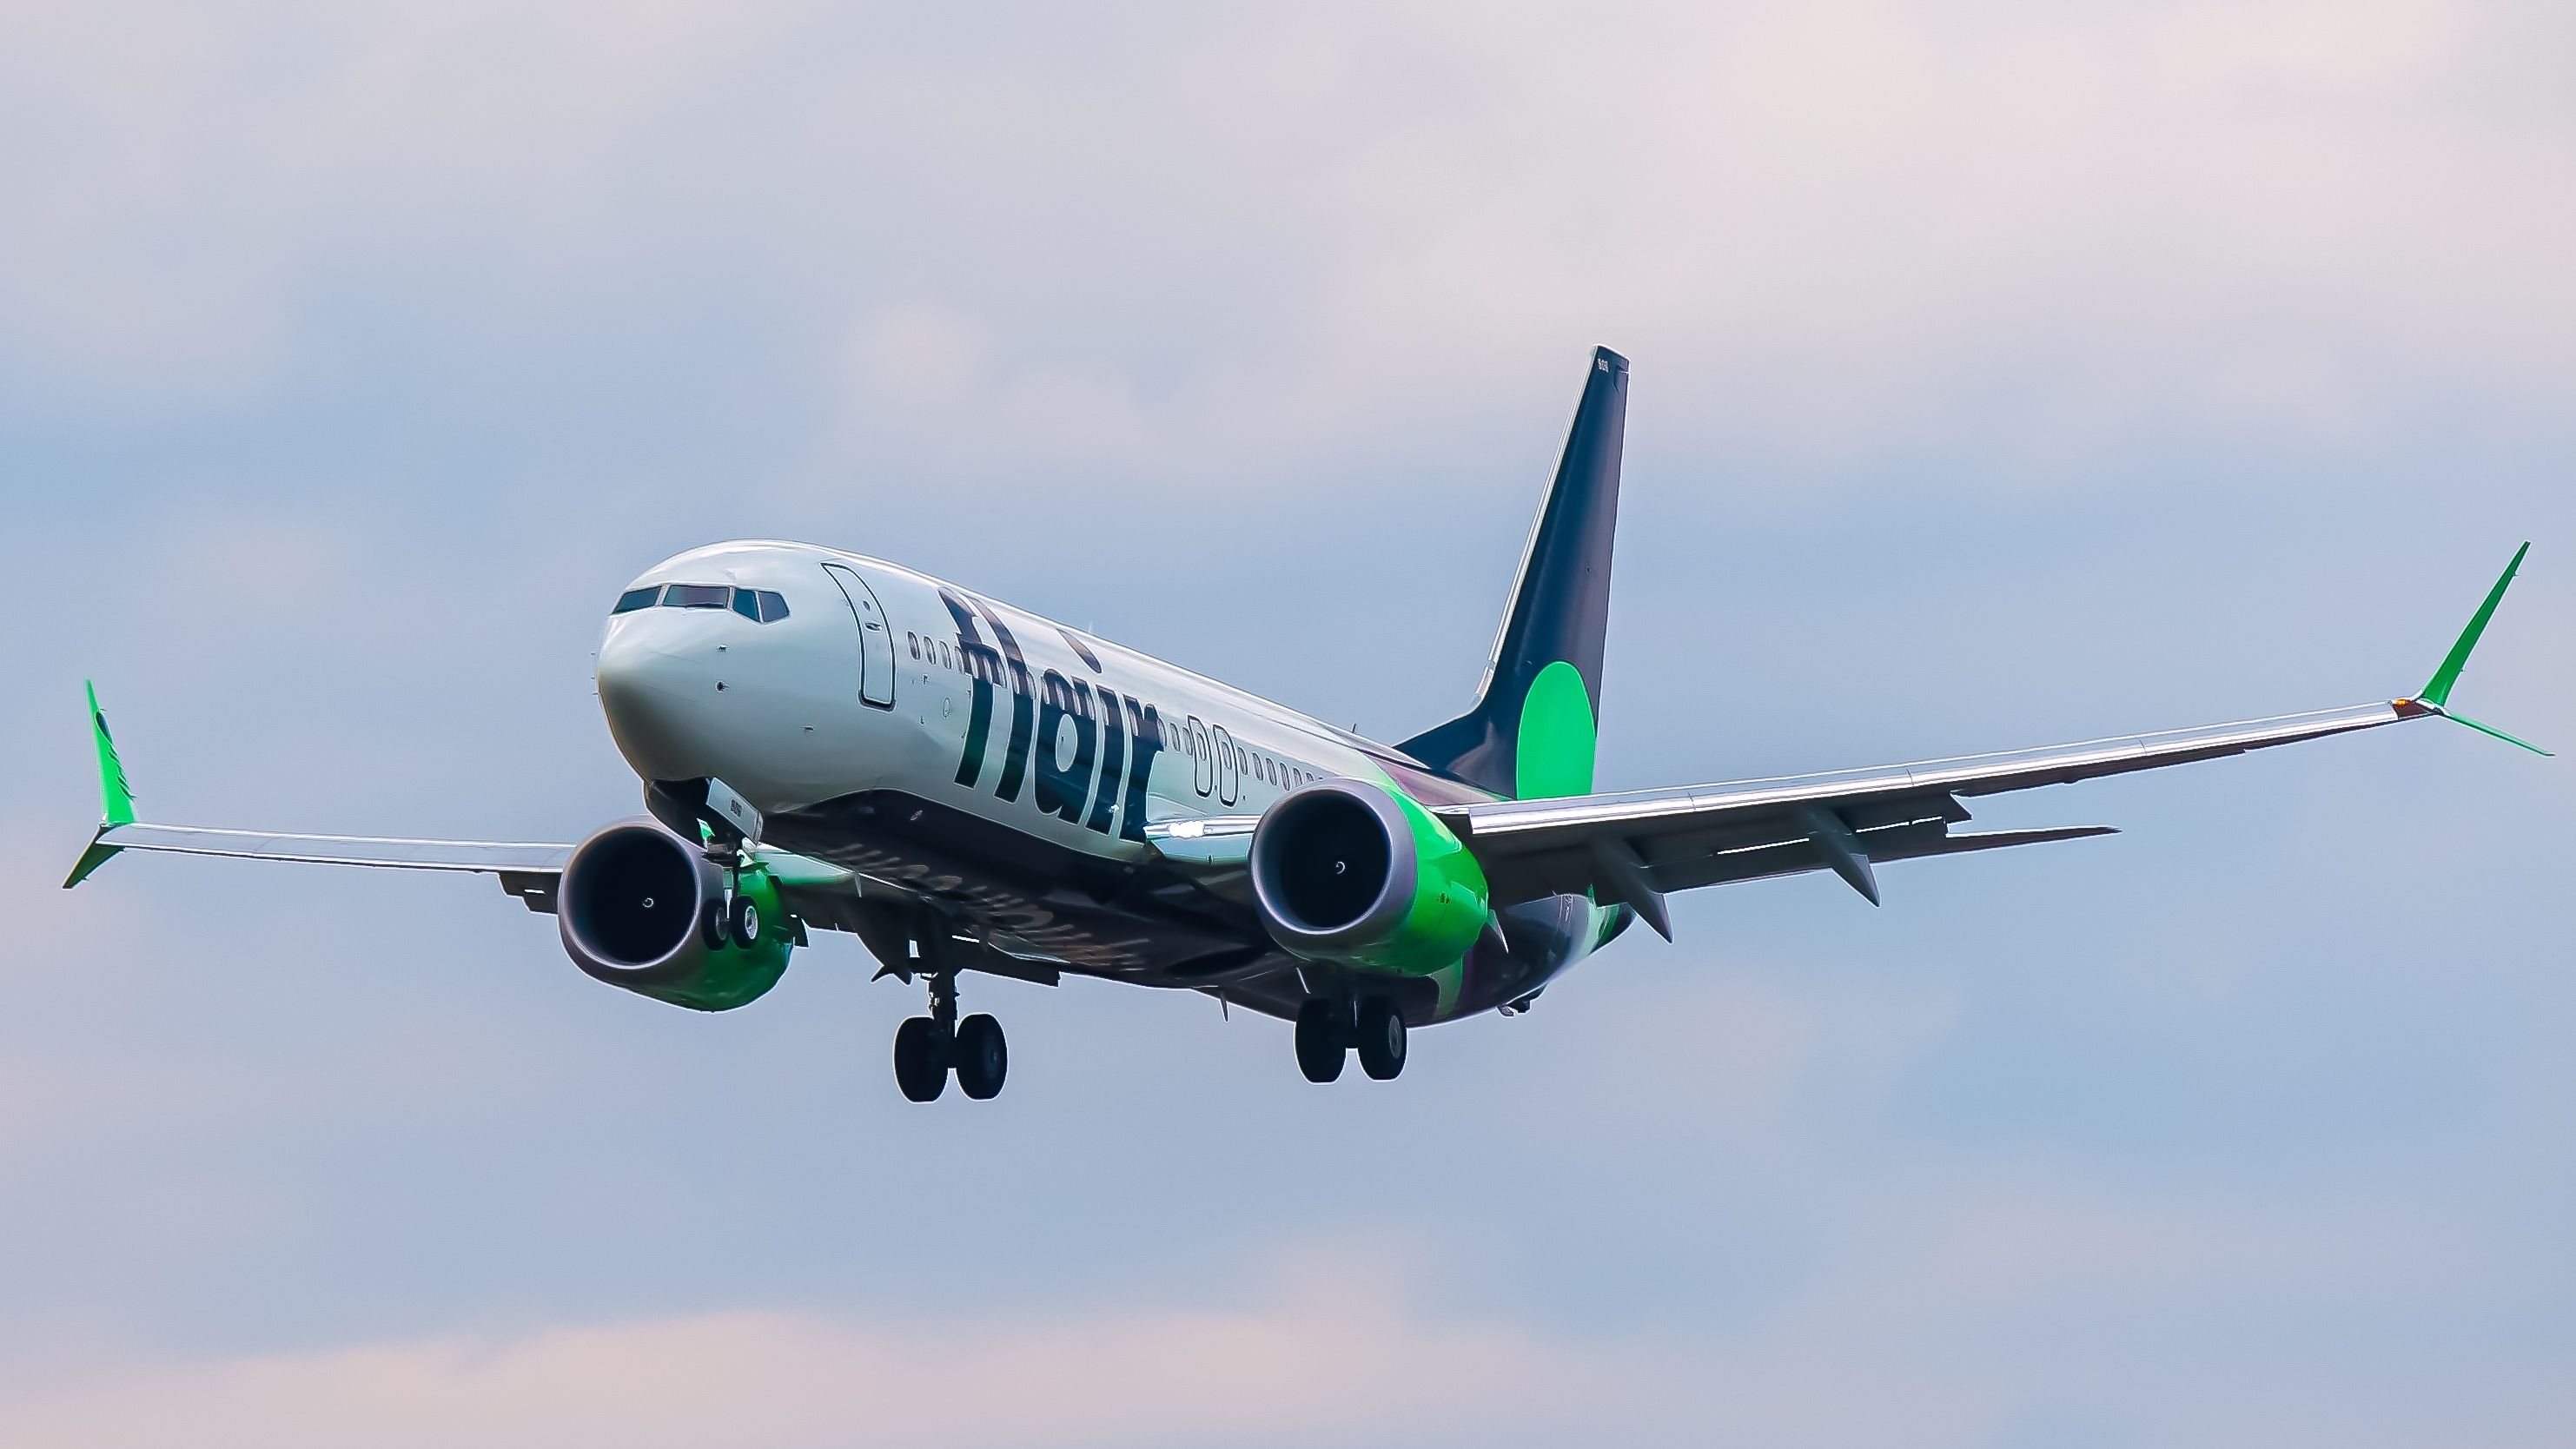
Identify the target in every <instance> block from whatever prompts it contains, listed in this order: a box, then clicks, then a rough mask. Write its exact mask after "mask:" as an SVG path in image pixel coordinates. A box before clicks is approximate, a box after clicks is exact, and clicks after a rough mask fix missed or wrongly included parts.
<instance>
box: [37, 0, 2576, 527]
mask: <svg viewBox="0 0 2576 1449" xmlns="http://www.w3.org/2000/svg"><path fill="white" fill-rule="evenodd" d="M2547 13H2548V11H2547V8H2546V7H2523V6H2514V5H2502V4H2499V5H2484V6H2465V7H2463V6H2446V5H2435V4H2430V3H2424V0H2370V3H2367V4H2363V5H2360V6H2357V7H2353V6H2345V7H2334V8H2333V9H2332V10H2331V12H2330V18H2328V12H2323V11H2320V10H2319V9H2318V8H2317V7H2315V6H2314V5H2312V4H2309V3H2306V0H2275V3H2265V4H2256V5H2230V6H2184V7H2118V6H2112V7H2088V8H2086V9H2084V10H2083V11H2081V12H2055V13H2051V14H2049V15H2046V16H2039V17H2025V18H2023V19H2020V20H2016V21H2012V22H2007V21H2005V20H2004V19H2003V18H2001V17H1998V16H1990V15H1983V14H1980V13H1978V12H1975V11H1964V12H1963V11H1952V12H1940V11H1926V10H1923V9H1921V8H1920V7H1914V6H1905V5H1896V4H1891V3H1881V0H1850V3H1840V4H1834V5H1827V6H1821V7H1803V8H1800V9H1798V10H1795V11H1782V10H1779V9H1777V8H1776V7H1759V6H1720V7H1707V6H1685V5H1661V4H1634V5H1624V6H1616V7H1611V8H1609V9H1607V10H1593V11H1585V12H1582V13H1580V14H1575V13H1571V12H1563V11H1555V10H1547V9H1542V8H1515V7H1476V8H1474V9H1472V10H1460V9H1457V8H1455V7H1450V6H1444V5H1437V4H1414V5H1401V6H1392V7H1383V6H1380V7H1360V8H1336V7H1331V6H1327V7H1323V8H1322V9H1320V10H1307V11H1299V12H1296V13H1294V14H1290V13H1287V12H1275V13H1269V14H1263V15H1241V14H1218V13H1213V12H1202V11H1198V10H1195V9H1180V10H1171V9H1166V8H1164V7H1159V6H1151V5H1136V6H1127V7H1114V8H1112V9H1111V10H1109V11H1106V12H1102V13H1101V14H1099V15H1098V16H1096V17H1094V23H1092V24H1090V25H1087V26H1084V27H1076V28H1070V29H1068V28H1066V27H1063V26H1060V25H1056V24H1052V23H1049V22H1046V21H1044V20H1041V19H1038V18H1036V17H1023V20H1024V21H1025V22H1026V23H1024V24H1022V25H1019V26H1016V27H1005V28H1002V29H998V30H991V31H981V30H977V31H970V30H968V29H952V28H950V27H948V26H945V25H939V24H929V23H924V22H921V21H920V20H919V19H918V18H904V17H900V16H898V15H897V14H896V13H895V12H892V11H872V10H856V11H844V10H839V9H834V8H829V7H807V6H802V5H796V4H789V3H773V4H765V5H760V6H755V7H740V6H728V7H709V6H697V5H688V4H679V3H660V4H655V5H649V6H643V7H634V6H620V7H613V8H600V7H597V6H595V5H591V4H584V3H553V4H540V5H535V6H477V7H466V8H456V7H443V8H441V9H440V10H438V11H436V12H421V13H418V14H414V13H411V12H399V11H398V12H381V13H375V12H371V13H370V15H369V16H367V17H365V18H358V19H352V18H346V17H343V18H341V19H340V20H338V21H337V22H336V23H332V24H317V23H316V17H315V16H313V15H311V14H309V13H307V12H305V11H304V10H302V9H301V8H299V7H252V8H251V9H249V10H248V11H246V12H244V13H243V14H242V15H238V16H234V17H231V18H230V19H229V20H228V21H218V20H216V19H214V18H211V17H210V16H203V15H201V16H198V17H197V18H195V19H191V20H187V21H186V22H184V23H175V24H174V23H168V17H166V16H165V15H164V14H163V12H162V11H160V10H159V9H158V8H157V7H150V6H139V7H129V8H126V9H122V10H111V9H109V8H106V7H95V8H84V9H83V10H81V11H79V12H68V13H64V12H57V13H55V14H54V15H53V16H52V18H49V19H46V20H45V21H44V22H42V23H41V24H34V25H30V26H29V27H28V28H27V29H28V33H27V34H26V35H25V36H24V37H23V40H24V43H23V44H21V45H19V46H16V47H14V48H13V50H14V53H15V54H16V56H17V57H18V59H17V60H16V62H15V68H14V70H13V71H11V72H10V75H11V78H12V80H13V81H14V82H15V83H17V84H19V85H20V86H21V88H22V89H21V99H20V102H19V104H20V106H21V107H22V108H25V109H28V110H31V111H34V112H36V113H38V114H40V115H43V116H44V117H46V118H47V120H48V122H49V123H50V124H51V129H50V130H49V131H48V132H47V133H46V144H30V143H27V142H21V143H20V145H19V146H18V147H17V148H16V149H15V150H14V152H13V153H10V154H11V155H12V156H13V157H14V160H12V161H8V162H0V184H6V185H7V186H8V187H9V189H10V190H12V191H13V192H15V193H16V194H18V195H19V196H20V197H22V198H24V199H25V201H26V203H27V207H26V210H27V212H28V213H29V215H30V216H31V218H32V219H33V224H31V225H28V226H22V227H18V228H13V229H12V231H11V234H10V236H9V238H7V239H0V316H8V317H10V318H12V319H13V320H14V322H15V324H16V325H15V326H14V327H13V328H12V332H13V333H14V334H15V338H16V340H15V341H14V342H13V344H12V345H11V347H10V348H9V351H8V355H9V356H13V357H14V359H15V365H14V370H15V371H17V372H18V373H19V374H20V375H21V376H23V377H25V378H27V379H29V380H30V381H31V382H37V383H40V384H41V385H42V386H43V387H45V388H46V389H48V390H52V391H57V392H60V391H64V390H68V391H69V393H70V394H71V395H73V396H76V397H80V398H86V399H90V400H92V401H99V400H104V399H109V398H113V399H116V400H117V401H116V403H115V405H116V406H118V407H128V408H130V407H134V406H138V405H142V401H143V400H144V399H147V398H149V397H152V396H155V395H162V394H167V400H166V402H167V405H169V406H184V405H189V401H188V400H189V399H190V398H191V397H192V396H197V395H199V394H203V396H198V404H200V405H202V404H203V403H204V402H205V400H206V399H207V398H212V399H214V401H215V402H217V403H221V402H222V400H223V399H225V398H237V397H238V396H240V395H241V393H242V390H244V389H250V390H253V391H257V390H259V389H261V388H263V387H268V386H273V385H275V383H276V381H277V380H278V379H279V378H281V377H283V376H286V375H289V374H293V373H296V372H299V371H301V370H307V369H310V368H313V367H316V366H320V365H323V364H324V363H325V362H326V361H327V359H326V358H323V357H320V356H317V355H315V354H314V352H313V349H314V348H315V347H316V346H317V345H319V344H320V341H321V339H320V338H318V337H317V336H315V335H314V328H313V327H312V326H311V325H310V323H309V322H308V320H307V319H308V318H312V317H316V316H327V315H329V313H328V311H327V310H326V311H323V312H318V313H317V312H316V310H315V309H317V308H326V309H327V308H334V307H337V306H342V305H345V303H346V300H347V294H346V293H345V291H344V289H343V287H342V284H341V282H340V281H339V280H338V279H340V278H344V277H347V276H351V275H374V276H377V277H380V278H402V279H404V280H403V281H402V282H401V283H399V284H398V285H400V286H401V287H402V288H403V289H404V290H405V291H407V292H410V293H412V294H413V295H412V296H411V297H402V296H395V297H389V298H386V299H383V301H382V303H381V304H380V303H378V302H376V301H372V300H371V301H370V302H368V304H367V306H368V308H369V310H371V311H373V310H377V309H378V308H379V306H380V305H381V306H382V307H386V308H390V310H391V313H392V314H393V315H395V316H397V317H399V318H401V319H402V320H401V325H402V326H404V327H409V328H422V329H429V330H433V331H435V330H438V329H463V330H464V331H465V332H466V333H467V334H468V335H470V336H472V337H474V338H476V339H478V341H479V343H480V345H482V346H484V347H486V348H491V347H495V346H499V345H502V344H501V339H503V338H510V337H524V336H525V335H526V334H527V332H528V331H529V329H531V328H536V329H554V328H564V327H597V326H601V325H609V322H610V319H612V318H616V319H626V318H633V317H635V316H637V315H638V313H639V311H640V313H641V315H642V316H643V317H644V319H645V320H646V322H647V325H648V326H649V325H650V323H651V320H652V319H653V318H654V317H656V316H657V315H659V316H662V317H665V318H668V319H670V320H669V323H668V325H671V326H675V327H677V326H680V325H682V324H681V323H680V321H679V320H678V319H680V318H682V317H691V316H699V315H707V314H713V315H722V316H730V317H735V318H744V319H757V323H758V325H759V326H761V327H764V328H767V329H770V330H772V331H773V332H775V333H776V334H778V335H779V336H780V337H781V339H782V340H788V341H791V342H793V343H794V345H797V346H799V347H801V348H804V349H806V352H805V368H806V370H807V375H808V378H809V383H808V386H810V387H811V388H812V389H813V390H814V391H815V392H816V393H818V394H820V395H823V396H824V397H825V399H826V401H825V406H826V407H827V409H829V411H830V412H831V414H832V418H829V419H826V426H827V428H832V427H837V430H838V431H839V432H840V433H841V434H842V435H843V437H844V439H845V441H844V443H843V444H842V445H841V446H842V448H843V449H845V450H846V451H845V452H844V455H843V456H844V457H845V458H846V457H849V456H857V457H861V458H866V459H871V460H875V461H879V462H886V461H890V460H899V461H904V462H910V463H915V464H918V463H920V462H921V461H923V460H925V459H932V458H935V459H937V460H938V462H939V464H940V466H943V467H945V468H948V469H951V470H955V469H961V468H962V469H966V470H970V471H976V472H991V473H993V474H995V475H997V476H998V475H1001V474H1005V473H1008V472H1012V471H1014V470H1023V469H1026V468H1028V467H1029V466H1032V465H1036V466H1039V467H1048V466H1052V467H1055V468H1059V469H1070V470H1076V471H1087V470H1090V469H1094V468H1102V467H1114V468H1117V469H1121V470H1124V471H1125V472H1126V473H1129V474H1135V475H1142V476H1144V477H1146V478H1149V479H1172V480H1175V481H1178V480H1180V479H1183V478H1187V477H1204V476H1205V475H1206V473H1207V472H1208V470H1209V468H1210V466H1211V462H1210V460H1211V459H1212V458H1214V457H1217V456H1221V455H1223V456H1232V457H1235V458H1239V459H1247V460H1249V461H1248V462H1246V463H1243V464H1241V465H1239V466H1245V467H1248V468H1250V469H1251V470H1253V471H1254V472H1255V473H1256V474H1257V475H1259V476H1263V477H1265V478H1276V479H1279V480H1282V481H1284V480H1285V479H1286V478H1288V477H1290V476H1293V475H1294V473H1295V472H1296V471H1298V470H1299V469H1302V470H1303V471H1305V472H1307V473H1312V472H1313V471H1314V469H1315V467H1316V465H1317V464H1318V462H1319V461H1322V460H1325V459H1328V458H1330V457H1331V456H1332V451H1333V450H1334V449H1335V448H1337V447H1339V446H1341V445H1342V440H1345V439H1347V437H1348V435H1349V434H1350V433H1351V431H1352V430H1353V429H1365V430H1367V431H1371V432H1383V431H1385V430H1387V429H1389V428H1390V427H1392V426H1394V425H1396V424H1397V423H1398V422H1399V420H1402V421H1403V422H1404V423H1405V424H1406V425H1408V426H1411V427H1414V428H1420V429H1425V430H1427V431H1429V432H1431V433H1434V434H1439V433H1454V432H1456V431H1457V430H1459V429H1462V428H1472V427H1476V426H1478V425H1490V423H1491V422H1492V421H1493V418H1494V415H1495V414H1494V409H1495V408H1496V407H1497V405H1498V403H1497V399H1500V398H1509V397H1512V396H1515V395H1517V389H1518V388H1520V387H1523V386H1535V385H1536V383H1537V381H1538V380H1539V379H1541V378H1547V379H1553V378H1556V377H1557V376H1558V375H1559V374H1560V373H1562V372H1563V371H1564V368H1565V364H1566V359H1567V358H1568V357H1570V356H1579V352H1580V349H1581V348H1582V347H1583V346H1586V345H1588V344H1590V343H1592V342H1595V341H1606V342H1611V343H1614V344H1616V345H1619V346H1622V347H1623V348H1625V349H1627V350H1629V351H1631V352H1632V353H1633V354H1636V355H1638V356H1639V357H1640V359H1641V363H1642V366H1643V371H1641V377H1642V378H1645V379H1648V380H1649V381H1647V382H1643V383H1641V387H1642V388H1645V389H1647V391H1644V392H1641V394H1640V396H1641V398H1644V397H1654V398H1657V399H1658V400H1659V409H1660V411H1659V412H1658V413H1657V415H1656V416H1657V419H1658V421H1657V427H1658V428H1659V429H1662V430H1669V432H1670V433H1686V434H1690V435H1694V436H1701V437H1708V438H1714V439H1718V440H1722V441H1724V442H1725V443H1727V444H1729V445H1731V446H1733V447H1736V448H1739V449H1742V450H1746V451H1748V452H1749V453H1751V454H1752V455H1753V456H1755V457H1757V458H1761V459H1765V460H1768V461H1769V462H1770V463H1771V464H1772V465H1773V466H1798V467H1804V468H1808V469H1823V470H1827V471H1832V470H1836V469H1849V468H1856V467H1865V466H1869V465H1871V464H1873V463H1875V462H1883V461H1885V460H1888V459H1891V458H1911V457H1919V456H1920V455H1921V454H1922V453H1923V452H1924V451H1925V450H1927V449H1934V450H1938V449H1946V448H1953V447H1957V446H1960V445H1962V444H1963V442H1964V441H1965V440H1967V439H1969V438H1975V439H1977V440H1979V441H1978V444H1977V446H1978V447H1979V448H1980V449H1981V450H1982V451H1983V452H1984V453H1985V454H1986V456H1987V457H1988V459H1989V460H1990V461H1992V459H1993V456H1994V454H1995V452H1996V451H1997V450H1998V449H2000V450H2002V451H2004V452H2006V453H2007V454H2009V456H2008V457H2007V458H2006V459H2005V460H2004V463H2003V465H2001V466H2000V467H1999V468H1998V469H1997V471H2010V470H2011V469H2014V468H2018V469H2020V470H2022V471H2024V472H2027V473H2034V474H2040V475H2046V474H2051V473H2055V472H2062V471H2063V470H2064V468H2065V467H2066V465H2067V464H2068V462H2069V461H2070V460H2072V459H2074V458H2077V457H2080V456H2082V455H2083V454H2084V453H2085V452H2086V451H2087V450H2092V449H2099V448H2102V447H2105V446H2116V445H2121V444H2137V443H2140V442H2143V441H2146V440H2149V439H2156V438H2168V439H2169V438H2172V437H2174V436H2176V435H2181V436H2187V437H2188V436H2211V437H2240V436H2251V437H2260V438H2264V439H2267V440H2269V441H2270V442H2271V443H2272V444H2274V445H2276V446H2284V447H2293V448H2302V449H2311V450H2321V451H2324V452H2327V453H2340V452H2343V451H2348V450H2351V449H2355V448H2360V447H2364V446H2367V445H2369V444H2370V443H2372V442H2373V441H2375V440H2383V439H2384V437H2385V431H2386V429H2387V428H2388V427H2390V426H2391V425H2392V419H2394V418H2404V417H2411V416H2414V415H2415V411H2416V410H2418V409H2420V408H2421V407H2423V406H2426V405H2427V401H2426V400H2427V398H2428V397H2433V398H2438V397H2447V396H2452V395H2456V394H2458V393H2460V392H2463V391H2473V392H2475V393H2477V394H2479V395H2480V396H2482V397H2483V398H2485V399H2486V400H2487V401H2488V402H2489V403H2490V404H2491V405H2494V406H2499V407H2502V408H2505V409H2508V410H2510V411H2511V412H2513V413H2514V414H2515V415H2516V416H2517V417H2518V418H2519V419H2521V420H2522V421H2523V422H2524V423H2525V424H2526V425H2529V426H2533V427H2547V426H2549V423H2548V421H2547V420H2548V419H2549V418H2550V417H2553V416H2554V415H2555V400H2556V399H2557V398H2559V397H2561V396H2563V395H2564V393H2565V391H2566V389H2567V386H2568V385H2569V383H2570V381H2571V379H2576V350H2571V348H2570V345H2569V343H2568V341H2567V339H2568V338H2569V337H2571V336H2576V283H2571V282H2570V281H2569V279H2568V278H2567V277H2566V275H2565V271H2564V268H2563V267H2561V266H2560V265H2558V261H2557V259H2558V258H2560V257H2562V256H2564V255H2565V254H2567V253H2568V252H2569V251H2571V250H2576V194H2571V189H2570V188H2568V187H2567V186H2565V185H2563V184H2562V183H2561V180H2560V178H2562V177H2563V175H2564V174H2565V167H2566V162H2567V158H2568V157H2569V155H2570V154H2571V151H2576V115H2570V114H2569V110H2568V108H2567V107H2566V106H2565V105H2564V104H2563V102H2562V101H2560V100H2557V99H2554V97H2556V96H2557V95H2558V90H2557V89H2556V88H2554V87H2552V86H2551V85H2550V84H2548V80H2547V77H2546V75H2545V74H2535V73H2534V72H2533V71H2532V69H2531V67H2529V66H2528V65H2527V64H2524V63H2521V61H2520V57H2521V56H2522V55H2524V54H2525V53H2527V52H2528V51H2530V50H2531V49H2532V47H2533V45H2534V43H2535V32H2536V33H2537V36H2538V38H2540V39H2541V40H2543V41H2545V40H2546V38H2547V37H2548V35H2549V34H2550V31H2549V30H2548V28H2547V22H2546V21H2545V20H2544V19H2541V18H2540V17H2542V16H2545V15H2546V14H2547ZM134 34H151V35H153V36H155V37H156V39H155V42H154V43H153V44H151V45H149V46H144V47H140V48H130V47H127V46H125V45H124V44H123V38H124V37H126V36H129V35H134ZM1074 56H1078V57H1079V61H1080V63H1079V64H1067V63H1065V61H1066V59H1067V58H1068V57H1074ZM100 74H111V75H114V76H116V77H117V79H118V80H119V82H120V83H119V84H117V85H114V86H108V87H101V86H97V85H92V84H89V83H88V79H89V78H90V77H94V76H97V75H100ZM925 329H929V330H930V332H935V333H936V334H937V341H938V345H939V346H940V347H944V348H948V349H950V351H948V352H946V353H942V354H940V357H941V358H944V359H945V360H944V361H941V362H939V363H938V364H937V367H936V368H934V371H935V372H936V376H935V377H933V378H928V379H925V378H923V377H920V376H916V375H914V370H915V368H916V367H918V366H919V365H920V362H919V358H920V355H921V354H920V351H919V350H920V349H922V348H923V347H925V346H928V345H929V344H930V341H931V338H930V336H929V333H928V332H925ZM675 341H676V339H675ZM957 349H964V350H963V351H959V350H957ZM893 353H903V354H907V358H906V360H905V361H904V362H903V363H902V365H900V366H897V365H894V359H893V357H892V356H891V355H890V354H893ZM890 367H891V368H892V372H891V373H890V372H889V368H890ZM264 379H265V381H263V380H264ZM924 388H929V389H930V395H929V396H927V397H924V396H923V395H922V392H923V389H924ZM208 389H212V390H213V392H211V393H208V392H206V390H208ZM833 419H837V422H834V421H833ZM1668 435H1669V434H1668ZM979 450H982V451H984V452H987V453H989V463H990V466H989V467H987V466H983V465H980V464H979V463H978V462H977V457H978V452H979ZM960 451H962V452H963V453H964V456H963V457H962V458H961V457H960V456H958V453H959V452H960ZM1291 465H1294V466H1293V467H1292V466H1291Z"/></svg>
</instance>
